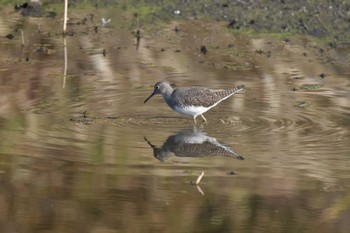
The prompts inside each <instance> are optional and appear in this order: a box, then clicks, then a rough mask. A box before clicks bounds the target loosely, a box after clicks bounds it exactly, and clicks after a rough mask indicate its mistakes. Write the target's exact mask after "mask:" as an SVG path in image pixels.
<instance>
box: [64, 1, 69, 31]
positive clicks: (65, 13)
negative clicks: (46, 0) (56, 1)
mask: <svg viewBox="0 0 350 233" xmlns="http://www.w3.org/2000/svg"><path fill="white" fill-rule="evenodd" d="M67 15H68V0H64V18H63V34H64V35H65V34H66V30H67V19H68V17H67Z"/></svg>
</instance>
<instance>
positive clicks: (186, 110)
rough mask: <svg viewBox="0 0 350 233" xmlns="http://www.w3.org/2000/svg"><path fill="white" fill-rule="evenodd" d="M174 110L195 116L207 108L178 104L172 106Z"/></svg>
mask: <svg viewBox="0 0 350 233" xmlns="http://www.w3.org/2000/svg"><path fill="white" fill-rule="evenodd" d="M174 110H175V111H176V112H178V113H181V114H185V115H191V116H197V115H200V114H202V113H204V112H206V111H207V110H208V108H206V107H202V106H184V107H181V108H180V107H178V106H174Z"/></svg>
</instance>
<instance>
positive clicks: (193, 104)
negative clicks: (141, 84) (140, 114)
mask: <svg viewBox="0 0 350 233" xmlns="http://www.w3.org/2000/svg"><path fill="white" fill-rule="evenodd" d="M244 87H245V86H244V85H239V86H237V87H233V88H225V89H212V88H208V87H197V86H190V87H178V88H176V89H173V85H172V84H170V83H168V82H166V81H160V82H158V83H156V84H155V85H154V90H153V92H152V94H151V95H150V96H149V97H148V98H147V99H146V100H145V101H144V103H146V102H147V101H148V100H149V99H151V98H152V96H154V95H156V94H160V95H162V96H163V98H164V101H165V102H166V103H167V104H168V105H169V107H170V108H172V109H173V110H174V111H176V112H178V113H181V114H184V115H190V116H192V117H193V121H194V123H195V124H196V123H197V121H196V118H197V116H199V115H200V116H201V117H202V118H203V120H204V122H207V119H205V117H204V116H203V113H205V112H206V111H208V110H209V109H211V108H213V107H215V106H216V105H218V104H219V103H220V102H221V101H223V100H225V99H227V98H229V97H230V96H232V95H233V94H235V93H236V92H238V91H241V90H243V88H244Z"/></svg>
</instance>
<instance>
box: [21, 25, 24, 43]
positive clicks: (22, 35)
mask: <svg viewBox="0 0 350 233" xmlns="http://www.w3.org/2000/svg"><path fill="white" fill-rule="evenodd" d="M21 38H22V44H21V46H22V47H24V33H23V30H22V29H21Z"/></svg>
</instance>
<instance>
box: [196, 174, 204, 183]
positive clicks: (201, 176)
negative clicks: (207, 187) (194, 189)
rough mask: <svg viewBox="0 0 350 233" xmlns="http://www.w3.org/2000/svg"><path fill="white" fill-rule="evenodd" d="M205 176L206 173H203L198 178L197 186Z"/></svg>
mask: <svg viewBox="0 0 350 233" xmlns="http://www.w3.org/2000/svg"><path fill="white" fill-rule="evenodd" d="M203 176H204V172H202V173H201V174H200V175H199V176H198V178H197V180H196V185H198V184H199V182H201V179H202V178H203Z"/></svg>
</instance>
